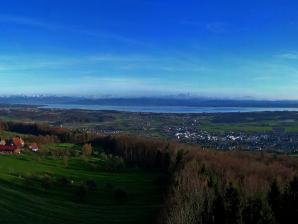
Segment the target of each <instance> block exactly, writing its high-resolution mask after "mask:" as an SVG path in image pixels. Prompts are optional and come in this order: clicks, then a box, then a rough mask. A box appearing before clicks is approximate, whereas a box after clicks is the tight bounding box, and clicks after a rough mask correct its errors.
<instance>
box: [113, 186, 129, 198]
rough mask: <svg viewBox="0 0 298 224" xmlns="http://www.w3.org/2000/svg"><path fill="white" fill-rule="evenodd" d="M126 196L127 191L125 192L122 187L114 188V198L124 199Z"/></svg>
mask: <svg viewBox="0 0 298 224" xmlns="http://www.w3.org/2000/svg"><path fill="white" fill-rule="evenodd" d="M127 197H128V193H127V192H126V190H124V189H122V188H116V189H115V190H114V198H115V199H116V200H118V201H124V200H126V199H127Z"/></svg>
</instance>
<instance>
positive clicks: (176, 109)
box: [41, 104, 298, 113]
mask: <svg viewBox="0 0 298 224" xmlns="http://www.w3.org/2000/svg"><path fill="white" fill-rule="evenodd" d="M41 108H51V109H83V110H114V111H126V112H151V113H227V112H261V111H298V108H281V107H185V106H107V105H71V104H48V105H46V106H42V107H41Z"/></svg>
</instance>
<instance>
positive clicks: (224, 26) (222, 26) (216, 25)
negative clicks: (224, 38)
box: [181, 20, 229, 33]
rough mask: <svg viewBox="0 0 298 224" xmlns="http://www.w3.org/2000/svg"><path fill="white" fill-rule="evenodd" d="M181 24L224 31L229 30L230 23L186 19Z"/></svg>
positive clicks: (218, 31) (214, 31) (219, 31)
mask: <svg viewBox="0 0 298 224" xmlns="http://www.w3.org/2000/svg"><path fill="white" fill-rule="evenodd" d="M181 24H184V25H188V26H195V27H199V28H201V29H205V30H206V31H209V32H212V33H224V32H226V31H227V30H228V27H229V24H228V23H227V22H220V21H215V22H201V21H192V20H184V21H182V22H181Z"/></svg>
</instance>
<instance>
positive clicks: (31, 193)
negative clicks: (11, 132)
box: [0, 146, 161, 223]
mask: <svg viewBox="0 0 298 224" xmlns="http://www.w3.org/2000/svg"><path fill="white" fill-rule="evenodd" d="M61 147H62V146H61ZM92 161H93V162H97V163H104V161H102V160H100V159H96V158H93V159H92ZM86 164H88V159H82V158H80V157H70V158H68V161H67V164H66V163H65V160H64V159H63V158H60V159H59V158H55V159H53V158H49V157H40V156H37V155H34V154H26V155H19V156H14V155H0V198H1V200H0V223H146V221H148V223H151V221H152V220H153V218H154V217H155V216H156V214H157V211H158V210H159V208H160V204H161V191H160V189H159V187H158V186H157V185H155V184H154V180H155V179H156V177H157V174H156V173H152V172H147V171H143V170H140V169H130V168H129V169H128V168H127V169H126V168H125V169H123V170H121V171H119V172H108V171H103V170H102V171H101V170H98V169H96V170H94V169H91V168H90V166H88V165H86ZM103 165H104V164H103ZM62 180H64V181H62ZM65 180H67V181H66V182H65ZM88 181H89V182H91V185H92V188H90V189H89V188H86V187H84V188H83V187H82V186H86V185H84V183H88ZM87 186H89V185H87ZM82 189H83V190H82ZM117 192H118V193H117ZM119 192H120V195H119ZM123 192H125V194H124V193H123ZM123 195H124V196H123Z"/></svg>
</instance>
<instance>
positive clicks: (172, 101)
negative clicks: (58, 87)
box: [0, 96, 298, 107]
mask: <svg viewBox="0 0 298 224" xmlns="http://www.w3.org/2000/svg"><path fill="white" fill-rule="evenodd" d="M0 104H26V105H48V104H67V105H107V106H185V107H298V101H297V100H232V99H206V98H192V97H189V98H187V97H185V98H179V97H161V98H158V97H139V98H120V97H119V98H86V97H60V96H5V97H4V96H3V97H0Z"/></svg>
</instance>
